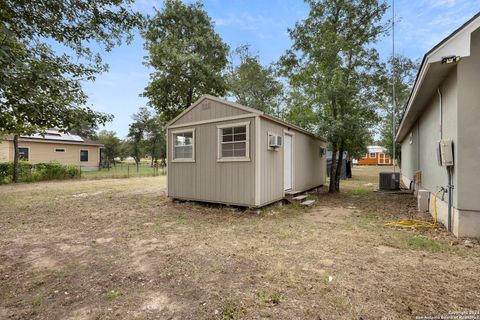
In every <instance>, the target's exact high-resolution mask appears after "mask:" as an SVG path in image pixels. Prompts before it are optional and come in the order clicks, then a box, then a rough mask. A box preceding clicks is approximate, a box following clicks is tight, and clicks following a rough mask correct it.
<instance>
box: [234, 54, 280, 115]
mask: <svg viewBox="0 0 480 320" xmlns="http://www.w3.org/2000/svg"><path fill="white" fill-rule="evenodd" d="M236 60H239V62H238V63H236ZM227 87H228V93H229V94H230V95H232V96H234V97H235V100H236V102H238V103H240V104H242V105H245V106H248V107H251V108H255V109H259V110H261V111H263V112H266V113H269V114H272V115H273V114H278V113H279V109H280V104H281V99H282V94H283V85H282V83H281V82H280V81H279V80H278V79H277V77H276V74H275V70H274V68H273V66H271V65H270V66H262V64H261V63H260V57H259V56H258V55H253V54H252V53H251V52H250V50H249V46H248V45H242V46H239V47H238V48H236V49H235V50H234V51H233V52H232V54H231V59H230V65H229V67H228V71H227Z"/></svg>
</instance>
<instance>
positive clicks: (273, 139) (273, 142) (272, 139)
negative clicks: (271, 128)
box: [268, 135, 282, 148]
mask: <svg viewBox="0 0 480 320" xmlns="http://www.w3.org/2000/svg"><path fill="white" fill-rule="evenodd" d="M268 146H269V147H270V148H278V147H281V146H282V136H276V135H269V136H268Z"/></svg>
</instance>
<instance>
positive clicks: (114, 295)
mask: <svg viewBox="0 0 480 320" xmlns="http://www.w3.org/2000/svg"><path fill="white" fill-rule="evenodd" d="M106 296H107V299H115V298H118V297H120V296H123V292H122V290H119V289H112V290H110V291H108V292H107V294H106Z"/></svg>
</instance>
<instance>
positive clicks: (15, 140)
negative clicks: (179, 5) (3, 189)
mask: <svg viewBox="0 0 480 320" xmlns="http://www.w3.org/2000/svg"><path fill="white" fill-rule="evenodd" d="M13 150H14V151H13V177H12V180H13V182H15V183H16V182H18V178H19V177H18V176H19V168H18V160H19V159H20V153H19V151H18V135H17V134H15V135H14V136H13Z"/></svg>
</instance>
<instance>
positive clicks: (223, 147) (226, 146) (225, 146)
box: [222, 143, 233, 150]
mask: <svg viewBox="0 0 480 320" xmlns="http://www.w3.org/2000/svg"><path fill="white" fill-rule="evenodd" d="M222 150H233V143H227V144H223V145H222Z"/></svg>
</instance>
